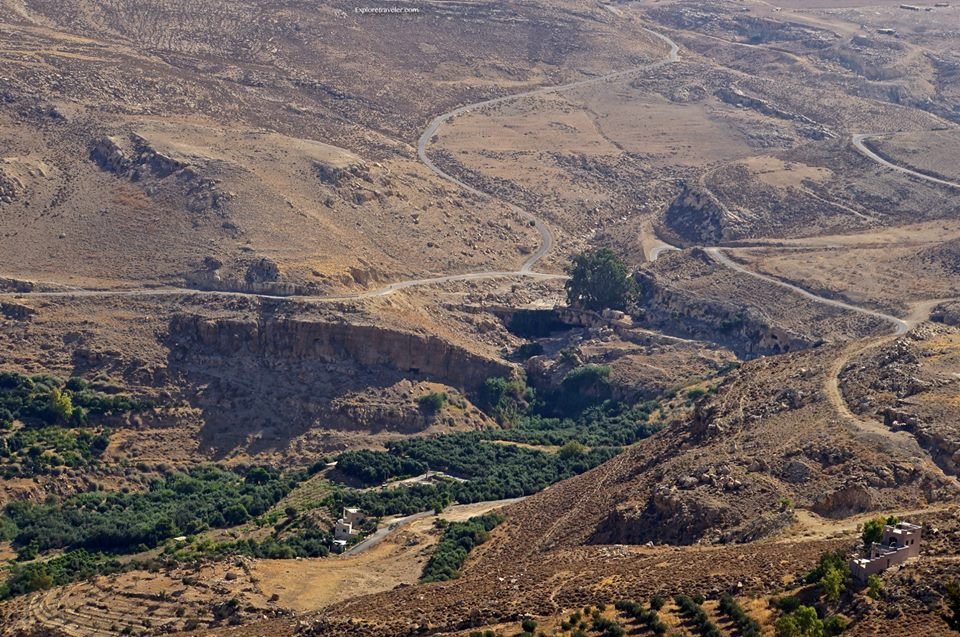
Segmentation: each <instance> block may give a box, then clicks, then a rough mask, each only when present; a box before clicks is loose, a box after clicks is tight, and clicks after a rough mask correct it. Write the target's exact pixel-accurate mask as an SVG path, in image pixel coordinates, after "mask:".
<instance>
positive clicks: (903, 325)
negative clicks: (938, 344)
mask: <svg viewBox="0 0 960 637" xmlns="http://www.w3.org/2000/svg"><path fill="white" fill-rule="evenodd" d="M704 251H705V252H706V253H707V254H708V255H710V258H711V259H713V260H714V261H716V262H717V263H720V264H721V265H724V266H726V267H728V268H730V269H731V270H736V271H737V272H742V273H743V274H746V275H748V276H752V277H753V278H755V279H760V280H761V281H766V282H767V283H772V284H774V285H778V286H780V287H782V288H785V289H787V290H790V291H791V292H794V293H796V294H799V295H800V296H803V297H805V298H807V299H810V300H811V301H816V302H817V303H822V304H824V305H831V306H833V307H837V308H840V309H842V310H850V311H851V312H858V313H860V314H865V315H866V316H872V317H874V318H878V319H881V320H884V321H886V322H888V323H890V324H891V325H893V327H894V334H895V335H896V336H900V335H902V334H906V333H907V330H908V329H909V328H910V325H909V324H908V323H907V322H906V321H904V320H903V319H899V318H897V317H896V316H892V315H890V314H884V313H883V312H877V311H875V310H871V309H868V308H864V307H859V306H856V305H850V304H849V303H844V302H843V301H838V300H836V299H828V298H826V297H823V296H817V295H816V294H814V293H813V292H808V291H807V290H805V289H803V288H802V287H800V286H797V285H793V284H792V283H787V282H786V281H781V280H780V279H777V278H775V277H772V276H768V275H766V274H760V273H759V272H754V271H753V270H750V269H749V268H747V267H745V266H743V265H741V264H739V263H737V262H736V261H734V260H733V259H731V258H730V257H728V256H727V255H726V254H724V253H723V251H722V250H721V249H720V248H704Z"/></svg>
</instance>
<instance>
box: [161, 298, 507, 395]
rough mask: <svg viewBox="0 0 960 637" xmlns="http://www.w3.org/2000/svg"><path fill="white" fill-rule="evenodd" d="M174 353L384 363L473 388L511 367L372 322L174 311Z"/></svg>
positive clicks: (370, 364) (374, 365) (276, 361)
mask: <svg viewBox="0 0 960 637" xmlns="http://www.w3.org/2000/svg"><path fill="white" fill-rule="evenodd" d="M170 341H171V342H170V345H171V350H172V352H173V355H174V356H181V357H188V356H194V355H197V354H198V353H207V354H211V353H213V354H216V353H219V354H230V355H249V356H253V357H256V358H258V359H260V360H268V361H274V364H281V363H282V362H283V361H292V360H299V361H303V360H307V361H312V362H317V363H330V364H343V363H351V364H355V365H359V366H361V367H370V368H377V369H379V368H387V369H390V370H395V371H399V372H402V373H403V374H405V375H411V376H414V377H422V378H425V379H430V380H433V381H435V382H439V383H443V384H446V385H450V386H453V387H458V388H462V389H465V390H472V389H474V388H477V387H479V386H480V385H481V384H482V383H483V381H485V380H486V379H487V378H490V377H492V376H510V375H512V374H513V373H514V368H513V367H512V366H511V365H509V364H507V363H505V362H500V361H497V360H494V359H490V358H485V357H483V356H480V355H477V354H474V353H472V352H469V351H467V350H465V349H463V348H461V347H458V346H456V345H454V344H452V343H450V342H448V341H445V340H443V339H441V338H438V337H436V336H432V335H426V334H418V333H414V332H403V331H399V330H393V329H387V328H383V327H378V326H374V325H351V324H349V323H342V322H340V323H337V322H321V321H307V320H296V319H270V320H266V321H259V322H258V321H253V320H237V319H208V318H204V317H201V316H196V315H177V316H175V317H174V318H173V320H172V321H171V324H170Z"/></svg>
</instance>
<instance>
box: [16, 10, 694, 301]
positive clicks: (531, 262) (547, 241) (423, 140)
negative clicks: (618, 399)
mask: <svg viewBox="0 0 960 637" xmlns="http://www.w3.org/2000/svg"><path fill="white" fill-rule="evenodd" d="M644 31H646V32H647V33H649V34H650V35H652V36H654V37H656V38H658V39H660V40H662V41H663V42H664V43H666V44H667V45H668V46H669V47H670V51H669V53H668V55H667V57H666V58H664V59H663V60H661V61H659V62H653V63H651V64H645V65H643V66H636V67H632V68H630V69H626V70H622V71H616V72H613V73H608V74H606V75H602V76H599V77H595V78H590V79H586V80H578V81H576V82H571V83H569V84H561V85H557V86H547V87H543V88H538V89H534V90H532V91H526V92H524V93H515V94H513V95H506V96H504V97H497V98H494V99H490V100H485V101H483V102H477V103H475V104H467V105H465V106H461V107H459V108H457V109H454V110H452V111H450V112H448V113H444V114H443V115H439V116H437V117H435V118H434V119H433V120H431V122H430V123H429V124H428V125H427V128H426V130H425V131H424V132H423V134H422V135H420V138H419V140H418V141H417V154H418V155H419V157H420V160H421V161H422V162H423V163H424V165H426V167H427V168H429V169H430V171H431V172H433V173H434V174H436V175H437V176H438V177H440V178H442V179H444V180H446V181H448V182H450V183H452V184H454V185H456V186H457V187H458V188H462V189H463V190H466V191H467V192H470V193H472V194H474V195H476V196H479V197H482V198H483V199H486V200H490V201H500V203H502V204H503V205H505V206H507V207H508V208H510V209H511V210H513V211H514V212H515V213H517V214H518V215H519V216H520V217H522V218H524V219H526V220H527V221H529V222H530V223H531V224H533V226H534V227H535V228H536V230H537V232H538V233H539V234H540V239H541V240H540V246H539V247H538V248H537V249H536V250H535V251H534V252H533V253H532V254H531V255H530V256H529V257H528V258H527V260H526V261H524V263H523V264H522V265H521V266H520V269H519V270H516V271H484V272H472V273H468V274H451V275H444V276H437V277H428V278H422V279H410V280H406V281H398V282H396V283H390V284H389V285H385V286H383V287H381V288H377V289H375V290H368V291H366V292H357V293H354V294H337V295H328V296H312V295H293V296H280V295H273V294H259V293H255V292H229V291H218V290H196V289H191V288H178V287H156V288H129V289H120V290H118V289H109V290H91V289H68V290H55V291H48V292H26V293H12V292H10V293H0V298H2V297H16V296H31V297H45V298H85V297H158V296H208V297H210V296H221V297H245V298H258V299H269V300H292V301H302V302H337V301H355V300H361V299H370V298H377V297H383V296H388V295H390V294H393V293H394V292H398V291H400V290H406V289H409V288H414V287H422V286H429V285H440V284H443V283H455V282H461V281H486V280H492V279H509V278H521V277H523V278H529V279H534V280H539V281H549V280H557V279H564V278H566V277H565V276H564V275H562V274H547V273H541V272H534V271H533V267H534V266H535V265H536V264H537V263H538V262H539V261H540V260H541V259H543V257H544V256H546V255H547V254H548V253H549V252H550V250H552V249H553V246H554V243H555V240H554V236H553V231H551V230H550V228H549V227H548V226H547V224H546V223H544V222H543V221H542V220H541V219H540V218H538V217H537V216H535V215H534V214H532V213H530V212H528V211H526V210H524V209H523V208H520V207H519V206H517V205H515V204H512V203H510V202H507V201H502V200H498V199H497V198H495V197H493V196H492V195H490V194H488V193H485V192H483V191H480V190H478V189H476V188H474V187H473V186H470V185H469V184H467V183H465V182H463V181H461V180H460V179H457V178H456V177H454V176H453V175H450V174H448V173H446V172H444V171H443V170H442V169H441V168H439V167H438V166H437V165H436V164H435V163H434V162H433V160H431V159H430V156H429V155H428V154H427V147H428V146H429V144H430V141H431V140H432V139H433V137H434V136H435V135H436V134H437V132H438V131H439V130H440V127H441V126H443V124H445V123H447V122H449V121H450V120H451V119H453V118H454V117H456V116H457V115H462V114H465V113H470V112H472V111H476V110H479V109H481V108H484V107H487V106H494V105H497V104H505V103H508V102H513V101H518V100H522V99H525V98H528V97H533V96H536V95H547V94H550V93H559V92H562V91H567V90H571V89H575V88H581V87H584V86H590V85H592V84H598V83H601V82H611V81H614V80H618V79H621V78H623V77H627V76H629V75H633V74H635V73H642V72H644V71H653V70H655V69H658V68H661V67H663V66H666V65H667V64H672V63H674V62H676V61H678V60H679V59H680V47H679V46H678V45H677V43H676V42H674V41H673V40H671V39H670V38H669V37H667V36H665V35H663V34H661V33H657V32H656V31H652V30H650V29H644ZM662 249H664V248H661V250H662ZM657 254H659V251H658V252H657ZM653 258H654V259H655V258H656V254H654V255H653ZM50 287H57V285H56V284H50Z"/></svg>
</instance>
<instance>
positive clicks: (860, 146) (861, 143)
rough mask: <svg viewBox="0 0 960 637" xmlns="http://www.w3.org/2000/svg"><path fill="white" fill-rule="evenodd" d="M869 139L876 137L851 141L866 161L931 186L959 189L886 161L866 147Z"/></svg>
mask: <svg viewBox="0 0 960 637" xmlns="http://www.w3.org/2000/svg"><path fill="white" fill-rule="evenodd" d="M871 137H876V135H866V134H858V135H854V136H853V139H852V141H853V147H854V148H856V149H857V150H858V151H859V152H860V153H861V154H862V155H864V156H865V157H866V158H867V159H872V160H873V161H875V162H876V163H878V164H880V165H881V166H886V167H887V168H890V169H891V170H896V171H897V172H901V173H904V174H905V175H910V176H912V177H916V178H917V179H922V180H924V181H929V182H930V183H932V184H939V185H941V186H947V187H949V188H957V189H960V183H957V182H955V181H947V180H946V179H940V178H939V177H934V176H933V175H928V174H926V173H922V172H919V171H916V170H913V169H912V168H907V167H906V166H901V165H899V164H894V163H893V162H891V161H887V160H886V159H884V158H883V157H881V156H880V155H878V154H877V153H875V152H873V151H872V150H870V147H869V146H867V144H866V142H867V140H868V139H870V138H871Z"/></svg>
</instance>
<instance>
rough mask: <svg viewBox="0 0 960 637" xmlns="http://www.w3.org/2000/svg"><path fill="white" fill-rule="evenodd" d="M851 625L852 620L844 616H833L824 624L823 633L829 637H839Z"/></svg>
mask: <svg viewBox="0 0 960 637" xmlns="http://www.w3.org/2000/svg"><path fill="white" fill-rule="evenodd" d="M849 625H850V620H848V619H847V618H846V617H844V616H843V615H831V616H830V617H828V618H827V620H826V621H825V622H823V632H824V633H825V634H827V635H839V634H840V633H842V632H843V631H845V630H846V629H847V626H849Z"/></svg>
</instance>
